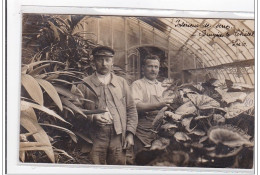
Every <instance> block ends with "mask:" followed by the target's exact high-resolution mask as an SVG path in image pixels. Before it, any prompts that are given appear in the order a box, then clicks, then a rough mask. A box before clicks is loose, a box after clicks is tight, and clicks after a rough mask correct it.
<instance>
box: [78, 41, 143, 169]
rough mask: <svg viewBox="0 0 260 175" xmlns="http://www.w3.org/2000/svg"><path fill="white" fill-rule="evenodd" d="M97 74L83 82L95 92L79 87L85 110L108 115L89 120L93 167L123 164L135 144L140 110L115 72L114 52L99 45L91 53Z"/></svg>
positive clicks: (126, 86)
mask: <svg viewBox="0 0 260 175" xmlns="http://www.w3.org/2000/svg"><path fill="white" fill-rule="evenodd" d="M92 54H93V58H94V63H95V66H96V72H95V73H94V74H92V75H91V76H89V77H86V78H84V79H83V81H84V82H85V83H86V84H87V85H88V86H90V87H91V89H92V90H93V91H94V92H95V93H93V92H92V91H90V89H89V88H88V87H87V86H86V85H84V84H80V85H79V86H78V88H79V89H80V90H81V91H82V92H83V94H84V96H85V98H86V99H90V100H93V101H94V102H95V104H91V103H87V104H86V105H85V107H84V108H85V109H103V110H105V111H107V112H105V113H102V114H95V115H92V116H89V117H90V120H91V122H92V127H93V130H94V137H93V146H92V150H91V153H90V155H91V159H92V161H93V163H94V164H109V165H123V164H125V163H126V155H125V149H129V148H130V147H131V146H133V144H134V140H133V136H134V135H135V132H136V127H137V121H138V116H137V111H136V106H135V104H134V100H133V98H132V94H131V91H130V87H129V86H128V84H127V82H126V80H125V79H123V78H122V77H119V76H117V75H115V74H114V73H113V63H114V58H113V57H114V54H115V52H114V50H113V49H111V48H110V47H106V46H99V47H96V48H94V49H93V50H92Z"/></svg>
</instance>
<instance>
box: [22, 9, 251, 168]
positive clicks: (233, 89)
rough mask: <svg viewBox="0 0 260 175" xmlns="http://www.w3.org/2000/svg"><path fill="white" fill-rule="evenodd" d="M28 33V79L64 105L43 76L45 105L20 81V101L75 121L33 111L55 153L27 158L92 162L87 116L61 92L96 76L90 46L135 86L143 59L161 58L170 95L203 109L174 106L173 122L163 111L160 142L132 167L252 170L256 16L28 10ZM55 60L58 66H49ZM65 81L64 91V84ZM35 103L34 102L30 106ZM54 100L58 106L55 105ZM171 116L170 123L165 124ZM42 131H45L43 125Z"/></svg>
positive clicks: (161, 78)
mask: <svg viewBox="0 0 260 175" xmlns="http://www.w3.org/2000/svg"><path fill="white" fill-rule="evenodd" d="M22 27H23V34H22V71H23V72H22V73H24V74H25V75H27V74H29V75H30V76H31V77H33V78H35V79H39V78H41V79H44V80H45V81H48V82H50V83H51V84H52V85H53V86H54V87H55V89H56V90H57V94H58V96H59V97H60V99H61V103H58V102H57V101H54V100H53V101H52V99H53V98H52V97H51V96H50V94H49V92H48V91H47V90H46V89H45V88H44V86H42V84H41V82H40V81H38V80H37V81H38V83H39V84H40V85H41V86H42V87H41V88H42V89H43V90H42V92H41V94H43V96H44V98H43V99H44V101H43V100H42V101H41V103H38V101H37V97H33V95H32V93H30V90H29V88H28V86H26V82H25V81H24V80H23V79H22V85H23V87H24V89H23V88H22V93H21V95H22V97H23V96H24V98H21V101H23V102H24V104H21V105H25V103H26V104H27V105H28V103H30V104H31V103H32V101H34V103H33V105H34V104H41V105H43V106H45V107H46V108H48V109H51V110H53V111H55V112H56V113H57V114H58V115H59V116H61V118H63V119H64V120H66V121H68V122H70V123H71V124H72V125H71V126H70V125H65V124H64V123H62V122H61V123H60V121H53V119H48V120H47V119H44V118H43V116H45V115H51V114H50V113H49V114H43V113H44V112H43V111H40V110H41V109H39V108H36V107H35V106H33V105H32V108H33V109H35V108H36V109H37V110H35V112H34V116H37V120H38V122H39V123H45V124H42V125H41V124H40V125H39V127H41V131H42V130H44V131H45V132H46V133H47V135H48V136H49V137H50V138H51V139H49V140H50V141H45V142H47V143H48V144H50V145H51V146H52V148H53V150H52V149H51V151H50V150H49V151H46V150H43V152H37V151H35V150H37V149H36V148H35V147H34V148H32V149H31V150H30V149H29V148H28V149H23V150H26V151H24V152H23V155H22V156H21V155H20V160H21V161H22V162H53V163H54V162H56V163H71V164H76V163H78V164H84V163H85V164H87V163H89V161H88V160H89V157H88V156H89V152H90V150H91V144H92V141H91V140H90V139H89V138H90V137H91V136H90V135H89V133H87V134H85V135H84V134H83V133H84V131H82V130H84V129H81V130H80V129H79V128H80V127H81V126H82V125H83V124H82V120H84V117H83V118H82V117H81V118H80V117H79V116H78V115H83V116H84V115H86V114H84V113H82V111H80V109H81V108H78V102H79V101H77V100H75V98H76V96H75V94H74V95H68V94H66V93H65V90H61V87H63V88H64V89H65V88H66V89H67V90H68V89H69V91H70V93H74V92H75V91H76V90H75V87H76V86H75V85H76V83H77V82H79V81H80V80H79V79H77V78H79V77H82V78H83V77H84V76H86V75H89V74H91V73H92V72H93V69H94V70H95V68H93V67H94V66H93V63H92V62H91V61H92V60H93V56H92V55H91V51H92V49H93V48H95V47H96V46H108V47H110V48H112V49H113V50H114V51H115V55H114V72H115V73H116V74H118V75H120V76H122V77H124V78H125V79H126V80H127V81H128V83H129V85H131V83H132V82H134V81H136V80H138V79H140V78H142V77H143V72H142V66H143V65H142V64H143V62H142V60H143V59H144V58H145V57H146V56H147V55H149V54H150V55H157V56H158V57H159V58H160V72H159V75H158V77H157V79H158V80H159V81H160V82H165V83H166V84H167V83H168V84H171V86H170V88H167V90H168V91H169V90H170V91H171V92H173V91H175V90H176V89H178V91H179V92H180V91H181V92H182V93H184V94H186V96H185V97H184V98H188V99H189V100H191V101H192V104H193V105H195V106H196V110H197V112H194V111H193V109H192V111H193V112H190V111H185V110H186V109H184V108H187V110H188V109H190V106H183V105H184V104H186V103H185V102H184V101H182V102H179V101H178V103H177V102H176V104H172V105H171V106H170V107H169V108H168V109H166V111H169V112H171V114H168V116H167V115H166V113H164V114H158V115H157V117H158V118H159V119H158V118H157V119H158V121H156V122H155V123H159V124H158V126H156V128H157V130H156V132H157V133H158V135H159V136H158V139H157V140H159V141H158V142H157V144H158V145H156V144H155V145H154V147H153V145H152V147H151V148H152V149H150V150H149V151H146V152H141V153H140V154H139V155H136V157H137V158H139V159H138V160H136V161H135V163H129V164H134V165H148V166H173V167H175V166H179V167H181V166H184V167H185V166H190V167H215V168H218V167H229V168H246V169H251V168H252V167H253V152H254V115H255V114H254V86H255V82H254V74H255V60H254V58H255V56H254V52H255V50H254V49H255V47H254V40H255V36H254V20H253V19H224V18H221V19H218V18H216V19H215V18H212V19H207V18H175V17H171V18H165V17H131V16H130V17H122V16H87V15H48V14H23V26H22ZM48 60H50V61H52V62H50V63H48V62H47V61H48ZM55 61H56V62H57V64H56V63H55ZM37 62H38V63H37ZM58 62H61V63H63V64H65V65H62V64H61V63H59V64H58ZM45 63H48V65H47V64H46V65H45ZM28 65H29V66H28ZM48 66H49V67H48ZM28 67H29V68H28ZM57 71H60V72H59V74H57V75H56V74H53V72H57ZM62 71H63V72H62ZM65 71H66V73H64V72H65ZM48 72H52V74H51V75H50V74H49V73H48ZM68 72H70V73H68ZM23 81H24V82H23ZM169 82H170V83H169ZM58 85H60V87H58V88H57V86H58ZM66 92H67V91H66ZM55 94H56V93H55ZM166 94H169V93H166ZM187 94H188V95H187ZM194 94H195V95H194ZM197 94H198V96H196V95H197ZM48 95H49V96H48ZM45 96H48V97H45ZM195 96H196V97H195ZM28 98H30V99H33V100H31V101H30V100H29V101H28ZM66 99H68V100H66ZM213 101H214V102H213ZM47 102H51V103H52V106H51V104H50V103H47ZM58 104H60V105H58ZM72 104H74V105H72ZM55 105H56V108H55ZM60 106H63V111H59V108H61V107H60ZM75 106H76V107H75ZM209 106H210V107H209ZM180 108H181V109H180ZM178 111H179V113H178ZM180 111H181V112H180ZM183 111H184V112H183ZM198 111H199V112H198ZM182 112H183V113H182ZM35 113H36V114H35ZM76 113H77V114H78V115H76ZM72 114H73V115H75V116H74V117H76V118H77V119H78V121H72V119H71V118H70V117H69V116H71V115H72ZM160 115H162V116H160ZM176 115H178V116H179V117H180V118H178V117H176ZM165 116H166V118H165ZM167 117H168V118H171V117H172V118H171V120H167ZM21 118H22V115H21ZM49 120H50V121H49ZM26 121H27V122H26ZM28 121H30V120H29V119H27V118H26V115H24V116H23V120H21V125H22V127H21V130H20V134H23V133H26V132H29V133H30V132H32V130H31V127H29V126H27V124H26V123H28ZM79 121H81V122H79ZM83 123H84V122H83ZM54 124H55V125H57V126H60V127H64V128H66V129H68V130H69V131H70V134H69V135H68V133H69V132H66V131H67V130H65V129H63V132H62V131H60V130H59V131H57V130H55V127H54V128H52V129H50V128H51V127H50V126H51V125H54ZM166 124H168V125H166ZM35 125H37V126H38V124H37V123H36V124H35ZM48 125H49V126H48ZM47 126H48V127H47ZM57 126H56V129H57ZM39 127H38V128H39ZM42 128H43V129H42ZM158 128H161V129H158ZM77 129H79V131H77ZM61 130H62V129H61ZM64 131H65V133H64ZM81 132H82V133H81ZM160 133H161V134H160ZM86 135H87V136H86ZM76 137H77V139H76ZM161 138H162V139H161ZM30 139H31V140H30ZM47 139H48V138H47ZM165 139H166V140H165ZM35 140H36V141H38V142H40V139H39V136H38V137H37V136H36V137H34V138H28V141H35ZM76 140H77V142H75V141H76ZM62 143H68V144H65V145H64V144H62ZM20 149H21V145H20ZM28 150H30V151H28ZM32 150H33V151H32ZM39 150H41V149H39ZM75 150H79V151H75ZM20 152H21V151H20ZM25 152H26V153H25ZM53 152H54V154H53ZM45 153H46V154H47V156H46V154H45ZM127 154H128V153H127ZM129 154H130V153H129ZM44 155H45V156H44ZM53 155H55V156H54V157H53ZM42 156H43V158H37V157H42ZM129 162H131V161H129Z"/></svg>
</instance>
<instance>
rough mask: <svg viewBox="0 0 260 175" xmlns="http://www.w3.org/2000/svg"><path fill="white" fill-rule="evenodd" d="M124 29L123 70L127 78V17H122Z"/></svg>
mask: <svg viewBox="0 0 260 175" xmlns="http://www.w3.org/2000/svg"><path fill="white" fill-rule="evenodd" d="M124 29H125V70H126V78H128V60H127V19H126V18H124Z"/></svg>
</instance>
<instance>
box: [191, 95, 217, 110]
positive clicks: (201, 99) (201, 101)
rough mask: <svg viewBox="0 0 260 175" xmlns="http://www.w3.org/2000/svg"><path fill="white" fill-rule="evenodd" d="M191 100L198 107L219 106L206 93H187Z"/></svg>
mask: <svg viewBox="0 0 260 175" xmlns="http://www.w3.org/2000/svg"><path fill="white" fill-rule="evenodd" d="M187 96H188V98H189V99H190V100H191V102H192V103H193V104H194V105H195V106H196V107H198V108H199V109H210V108H219V107H220V104H219V102H217V101H216V100H214V99H213V98H211V97H209V96H207V95H200V94H187Z"/></svg>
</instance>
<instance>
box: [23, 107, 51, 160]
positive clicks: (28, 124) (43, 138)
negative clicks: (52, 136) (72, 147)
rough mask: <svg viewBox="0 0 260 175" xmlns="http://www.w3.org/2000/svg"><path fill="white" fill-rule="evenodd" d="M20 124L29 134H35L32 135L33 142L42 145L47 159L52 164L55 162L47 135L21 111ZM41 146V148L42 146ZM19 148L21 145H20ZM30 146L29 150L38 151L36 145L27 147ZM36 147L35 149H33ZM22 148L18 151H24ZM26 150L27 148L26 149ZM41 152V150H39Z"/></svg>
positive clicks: (34, 121)
mask: <svg viewBox="0 0 260 175" xmlns="http://www.w3.org/2000/svg"><path fill="white" fill-rule="evenodd" d="M20 123H21V125H22V126H23V127H24V128H25V129H27V130H28V131H29V132H31V133H35V134H34V135H33V137H34V138H35V140H36V141H37V142H39V144H42V145H44V151H45V153H46V154H47V155H48V157H49V158H50V160H51V161H52V162H55V158H54V153H53V149H52V146H51V143H50V140H49V138H48V135H47V134H46V132H45V131H44V130H43V129H42V127H41V126H40V125H39V123H38V122H37V121H36V120H34V119H32V118H31V117H30V116H28V115H27V114H25V113H23V111H22V112H21V118H20ZM42 145H41V146H42ZM20 146H21V144H20ZM27 146H30V147H31V148H30V150H31V149H32V148H33V149H35V150H40V149H39V148H37V147H36V146H37V145H28V144H27ZM38 146H39V145H38ZM34 147H36V148H34ZM22 148H23V147H20V149H21V150H20V151H22V150H25V149H22ZM27 149H28V148H27ZM41 150H42V149H41Z"/></svg>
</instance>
